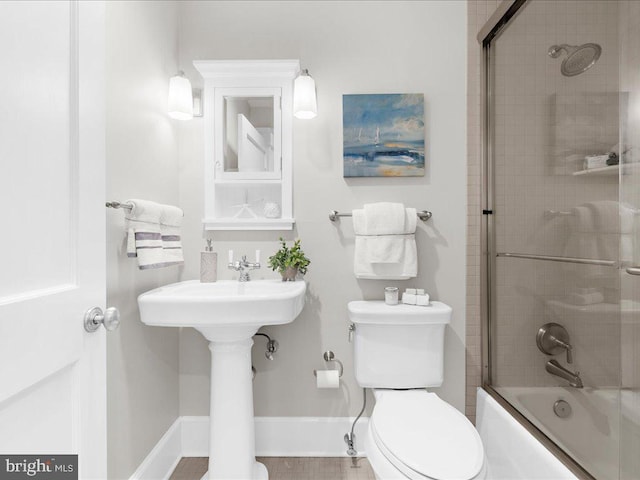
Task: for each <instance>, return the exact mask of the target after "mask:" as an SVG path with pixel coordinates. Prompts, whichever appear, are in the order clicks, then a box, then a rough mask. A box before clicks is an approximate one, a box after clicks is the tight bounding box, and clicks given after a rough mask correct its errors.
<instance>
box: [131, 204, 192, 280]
mask: <svg viewBox="0 0 640 480" xmlns="http://www.w3.org/2000/svg"><path fill="white" fill-rule="evenodd" d="M127 203H129V204H130V205H132V206H133V208H132V209H131V210H130V211H128V212H126V213H125V219H126V223H127V225H126V229H127V233H128V238H127V256H129V257H136V258H137V259H138V268H140V270H148V269H152V268H160V267H166V266H169V265H179V264H182V263H184V259H183V258H182V247H181V246H180V248H179V250H178V249H176V251H172V250H174V249H172V248H170V249H165V248H163V246H164V245H163V234H162V225H161V223H160V222H161V218H162V217H163V214H164V215H165V218H166V219H167V221H168V222H172V223H174V225H165V227H166V228H167V229H170V230H171V231H170V232H169V230H167V235H166V236H167V240H168V241H172V240H171V238H172V237H173V236H175V233H176V231H177V236H178V241H179V238H180V237H179V236H180V230H179V228H180V222H181V215H180V220H179V222H177V225H176V221H175V220H174V216H175V215H176V214H177V212H176V211H175V210H172V209H177V207H170V206H167V205H161V204H159V203H156V202H151V201H148V200H139V199H130V200H127ZM177 210H180V209H177ZM181 212H182V210H180V213H181ZM175 229H177V230H175ZM168 252H169V253H168Z"/></svg>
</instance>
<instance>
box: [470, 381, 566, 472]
mask: <svg viewBox="0 0 640 480" xmlns="http://www.w3.org/2000/svg"><path fill="white" fill-rule="evenodd" d="M476 405H477V409H476V418H477V422H476V423H477V428H478V432H479V433H480V438H481V439H482V443H483V446H484V452H485V461H486V467H487V477H486V478H487V480H577V478H578V477H576V476H575V475H574V474H573V473H571V471H570V470H569V469H568V468H567V467H566V466H564V465H563V464H562V462H560V460H558V459H557V458H556V457H555V456H554V455H553V454H552V453H551V452H550V451H549V450H547V449H546V448H545V447H544V446H543V445H542V444H541V443H540V442H538V440H536V438H535V437H534V436H533V435H532V434H531V433H529V432H528V431H527V430H526V429H525V428H524V427H523V426H522V425H520V423H518V421H516V420H515V419H514V418H513V417H512V416H511V415H510V414H509V412H507V411H506V410H505V409H504V408H502V406H500V404H499V403H498V402H496V400H494V399H493V398H492V397H491V396H490V395H489V394H488V393H487V392H486V391H485V390H483V389H482V388H479V389H478V396H477V403H476Z"/></svg>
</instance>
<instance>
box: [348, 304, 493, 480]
mask: <svg viewBox="0 0 640 480" xmlns="http://www.w3.org/2000/svg"><path fill="white" fill-rule="evenodd" d="M348 310H349V318H350V320H351V321H352V322H353V325H354V330H353V331H354V370H355V376H356V380H357V381H358V384H359V385H360V386H362V387H365V388H367V387H368V388H372V389H373V392H374V395H375V398H376V405H375V407H374V409H373V413H372V414H371V418H370V419H369V427H368V430H367V435H366V439H365V442H364V443H365V445H364V447H365V451H366V453H367V457H368V459H369V463H370V464H371V467H372V469H373V471H374V473H375V475H376V478H377V479H378V480H406V479H411V480H480V479H484V478H486V466H485V465H486V462H485V461H484V448H483V446H482V441H481V440H480V435H479V434H478V432H477V431H476V429H475V427H474V426H473V425H472V423H471V422H470V421H469V420H468V419H467V418H466V417H465V416H464V415H463V414H462V413H460V412H459V411H458V410H457V409H455V408H454V407H453V406H451V405H449V404H448V403H447V402H445V401H444V400H442V399H440V398H439V397H438V396H437V395H436V394H435V393H432V392H429V391H428V390H427V388H429V387H437V386H440V385H441V384H442V381H443V374H444V333H445V327H446V325H447V324H448V323H449V322H450V320H451V314H452V309H451V307H449V306H448V305H445V304H444V303H441V302H431V304H430V306H427V307H424V306H413V305H394V306H390V305H386V304H385V303H384V302H380V301H355V302H349V305H348Z"/></svg>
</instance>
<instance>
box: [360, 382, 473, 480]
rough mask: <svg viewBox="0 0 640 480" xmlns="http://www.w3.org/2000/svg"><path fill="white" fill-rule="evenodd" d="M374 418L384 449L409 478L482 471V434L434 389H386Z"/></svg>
mask: <svg viewBox="0 0 640 480" xmlns="http://www.w3.org/2000/svg"><path fill="white" fill-rule="evenodd" d="M370 422H371V427H372V432H373V436H374V439H375V441H376V444H377V445H378V447H379V448H380V450H381V451H382V453H383V454H384V455H385V457H387V459H388V460H389V461H390V462H391V463H392V464H393V465H394V466H395V467H396V468H397V469H398V470H400V471H401V472H403V473H405V474H406V475H407V476H408V477H409V478H416V479H420V478H424V477H427V478H431V479H435V480H451V479H456V480H469V479H472V478H474V477H475V476H476V475H478V473H480V470H481V469H482V465H483V459H484V449H483V447H482V441H481V440H480V436H479V435H478V432H477V431H476V429H475V428H474V426H473V425H472V424H471V422H470V421H469V420H468V419H467V418H466V417H465V416H464V415H462V414H461V413H460V412H459V411H458V410H456V409H455V408H454V407H452V406H451V405H449V404H448V403H446V402H444V401H442V400H441V399H440V398H439V397H438V396H437V395H436V394H435V393H430V392H427V391H426V390H405V391H394V390H390V391H385V392H384V394H383V395H382V396H381V398H380V399H379V400H378V401H377V403H376V406H375V408H374V410H373V414H372V415H371V419H370Z"/></svg>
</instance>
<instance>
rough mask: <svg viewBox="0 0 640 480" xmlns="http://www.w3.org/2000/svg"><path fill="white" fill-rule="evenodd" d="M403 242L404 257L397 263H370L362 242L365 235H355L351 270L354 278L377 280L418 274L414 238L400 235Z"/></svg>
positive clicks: (402, 278) (402, 277)
mask: <svg viewBox="0 0 640 480" xmlns="http://www.w3.org/2000/svg"><path fill="white" fill-rule="evenodd" d="M401 238H402V241H403V242H404V257H403V259H402V262H398V263H371V262H369V261H368V257H367V256H366V255H367V251H366V250H365V249H364V248H363V245H362V242H363V241H365V239H366V237H362V236H357V235H356V241H355V249H354V259H353V272H354V274H355V276H356V278H363V279H379V280H407V279H409V278H413V277H416V276H417V275H418V255H417V248H416V241H415V238H408V236H407V237H401Z"/></svg>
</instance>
